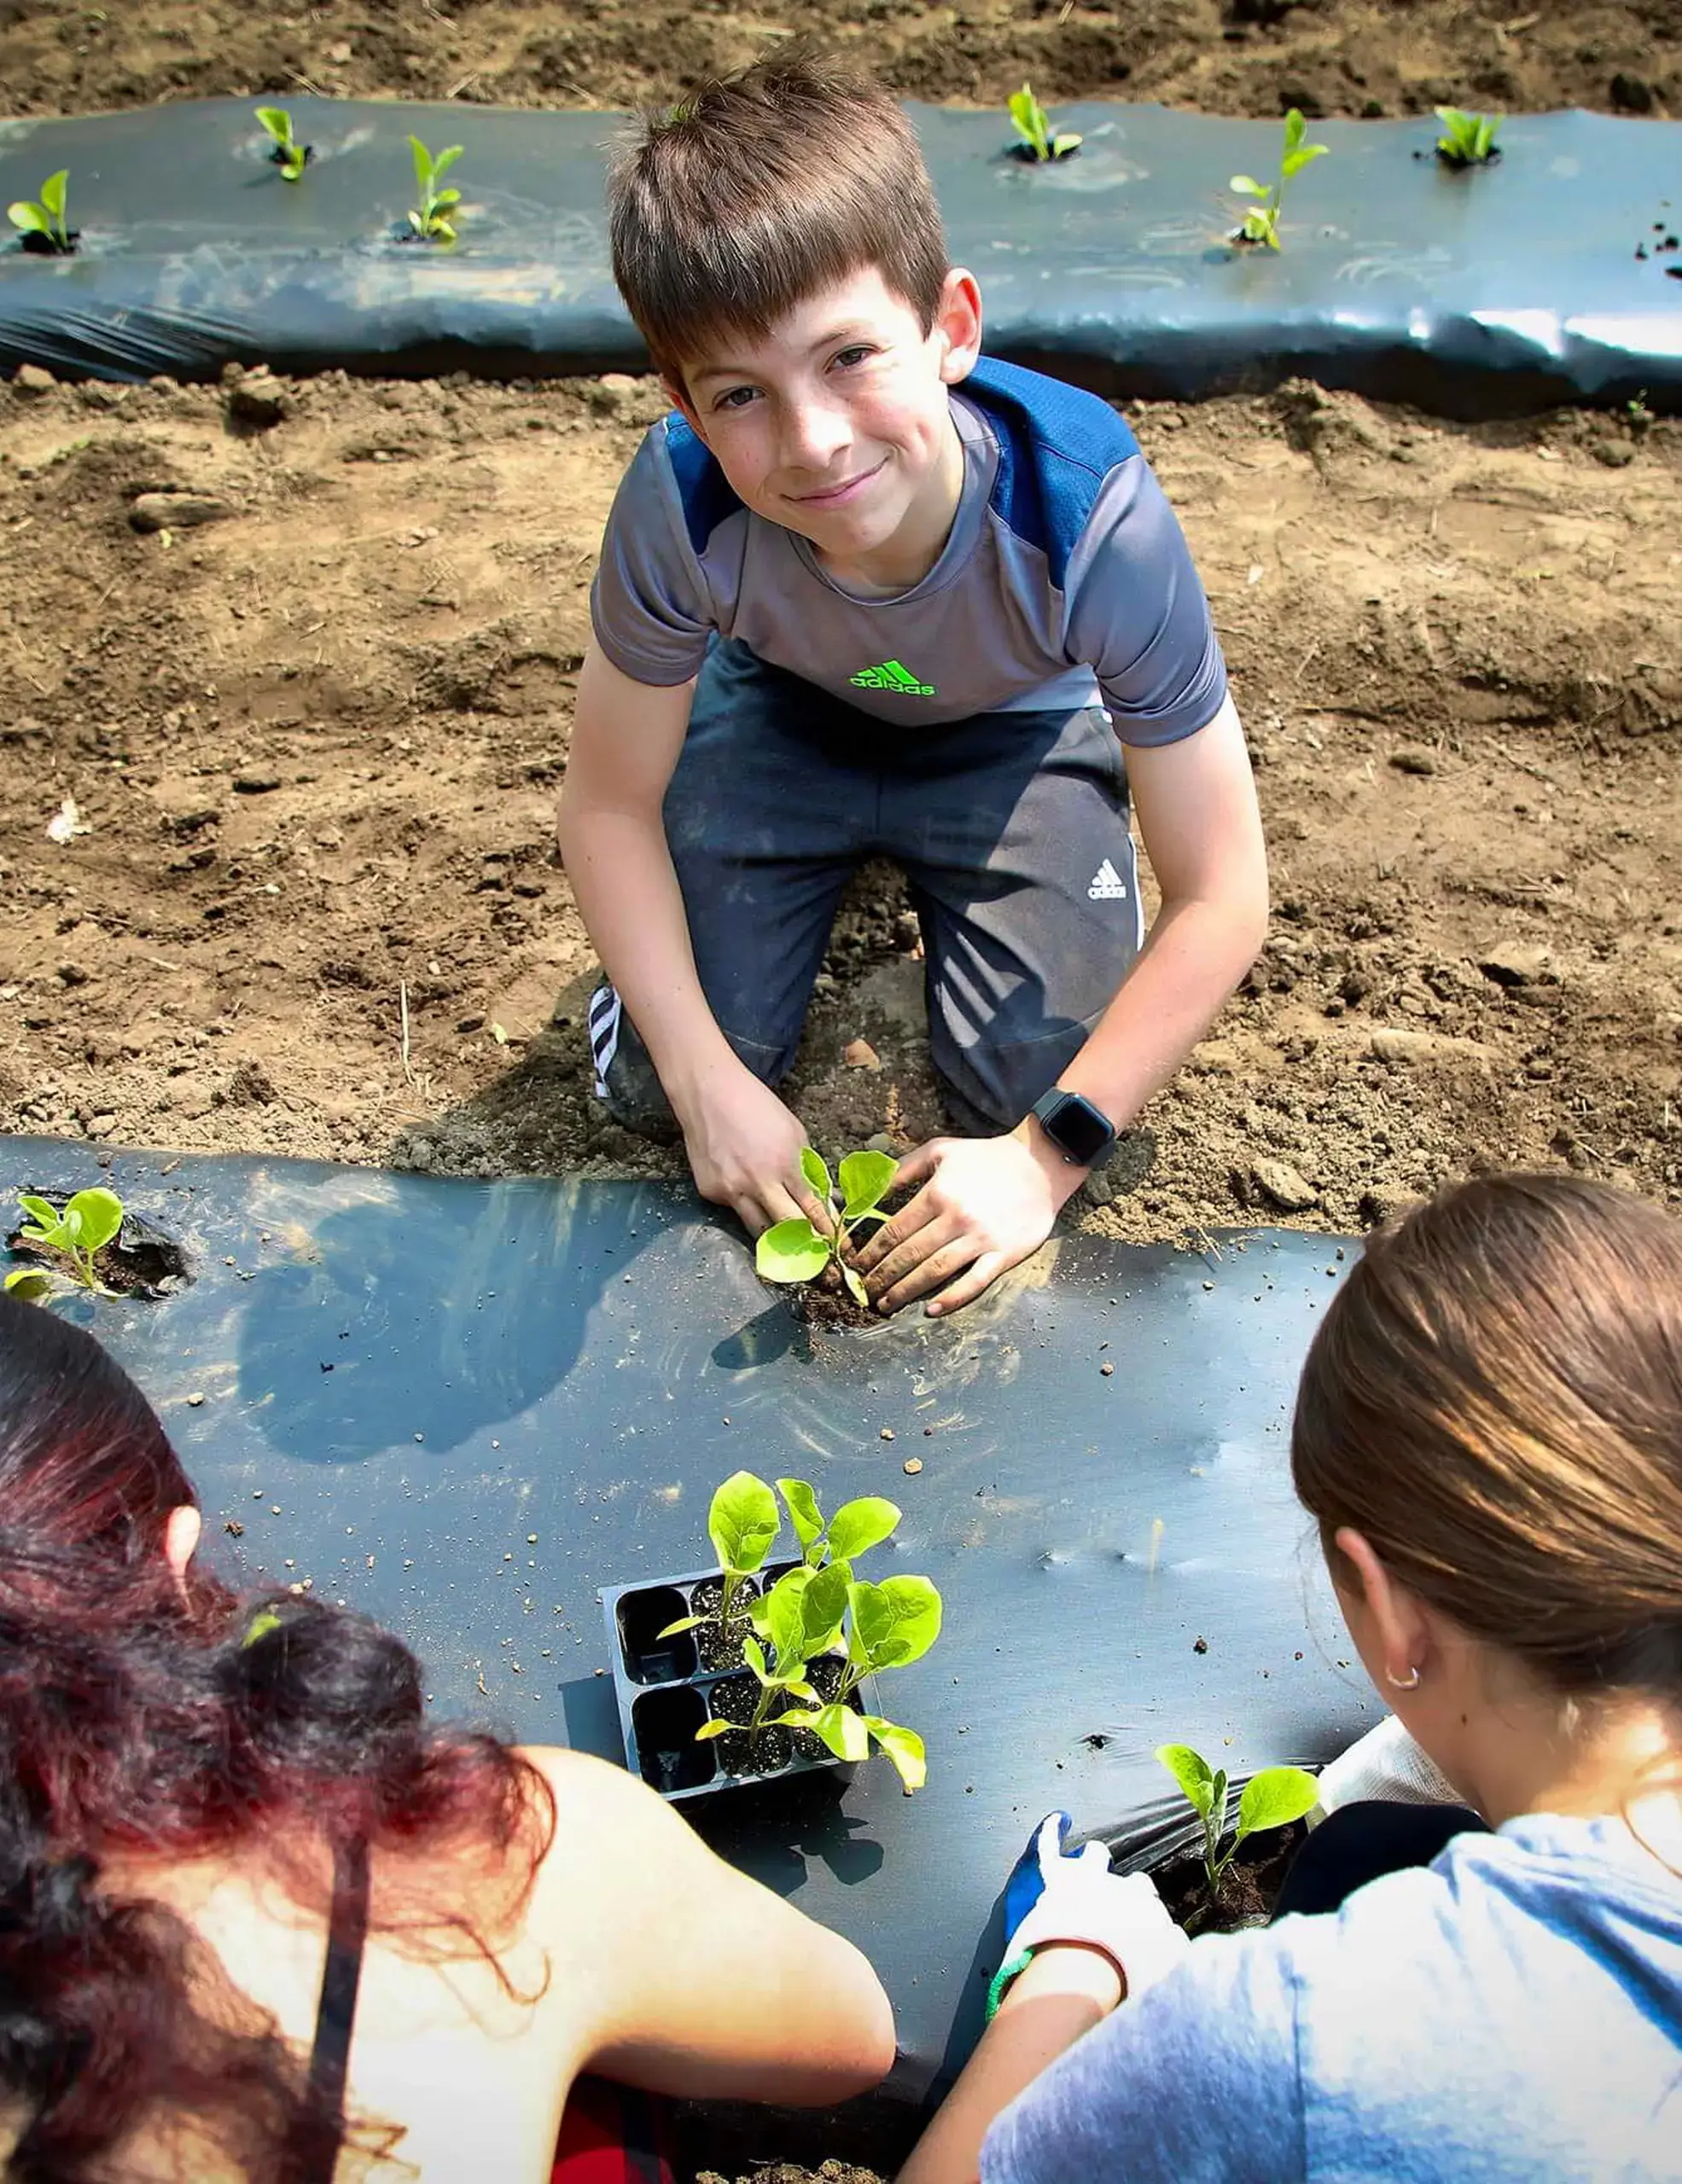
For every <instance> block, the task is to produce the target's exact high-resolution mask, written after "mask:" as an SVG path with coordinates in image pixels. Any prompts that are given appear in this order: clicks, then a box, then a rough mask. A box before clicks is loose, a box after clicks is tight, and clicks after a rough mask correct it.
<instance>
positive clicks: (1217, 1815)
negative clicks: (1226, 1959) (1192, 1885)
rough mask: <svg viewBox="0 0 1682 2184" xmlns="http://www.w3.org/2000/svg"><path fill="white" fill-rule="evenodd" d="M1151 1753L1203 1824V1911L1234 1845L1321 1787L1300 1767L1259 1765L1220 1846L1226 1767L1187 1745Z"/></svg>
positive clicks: (1294, 1814)
mask: <svg viewBox="0 0 1682 2184" xmlns="http://www.w3.org/2000/svg"><path fill="white" fill-rule="evenodd" d="M1156 1757H1157V1758H1158V1759H1159V1760H1160V1761H1161V1763H1162V1765H1163V1766H1164V1767H1166V1768H1167V1770H1168V1772H1169V1774H1170V1775H1173V1778H1174V1780H1175V1781H1176V1782H1178V1783H1179V1786H1180V1788H1181V1789H1182V1790H1183V1791H1184V1793H1185V1798H1186V1802H1187V1803H1188V1804H1190V1807H1191V1809H1192V1810H1193V1811H1194V1812H1195V1813H1196V1815H1197V1817H1198V1819H1199V1820H1201V1821H1202V1823H1203V1854H1202V1856H1203V1877H1204V1879H1205V1880H1206V1881H1207V1882H1208V1891H1209V1900H1208V1907H1207V1908H1208V1910H1210V1911H1212V1910H1213V1908H1214V1907H1215V1904H1216V1903H1217V1902H1218V1901H1219V1896H1220V1884H1221V1881H1222V1879H1223V1878H1224V1877H1225V1873H1226V1869H1227V1867H1229V1866H1230V1865H1231V1862H1232V1861H1233V1859H1234V1858H1235V1857H1236V1856H1237V1851H1238V1846H1239V1844H1241V1843H1243V1841H1244V1840H1245V1838H1247V1837H1248V1836H1251V1835H1254V1834H1255V1833H1258V1831H1259V1830H1260V1829H1262V1828H1265V1827H1289V1825H1290V1823H1291V1821H1294V1820H1301V1818H1302V1816H1303V1815H1304V1814H1305V1813H1307V1812H1311V1811H1312V1809H1313V1807H1314V1804H1315V1801H1316V1799H1317V1798H1318V1796H1319V1793H1320V1791H1319V1785H1318V1782H1316V1780H1314V1777H1313V1776H1312V1775H1310V1774H1309V1773H1307V1770H1306V1769H1303V1768H1301V1767H1264V1768H1263V1769H1262V1770H1261V1772H1260V1774H1259V1775H1252V1776H1251V1777H1250V1779H1249V1780H1248V1782H1246V1783H1245V1785H1244V1787H1243V1794H1242V1796H1241V1797H1240V1798H1239V1799H1238V1824H1237V1827H1236V1828H1235V1829H1234V1831H1233V1834H1232V1839H1231V1842H1230V1843H1228V1844H1226V1846H1225V1849H1224V1850H1223V1849H1222V1847H1221V1838H1222V1837H1223V1836H1224V1835H1225V1833H1226V1811H1227V1785H1226V1770H1225V1768H1222V1769H1219V1770H1218V1771H1217V1770H1215V1769H1212V1768H1211V1767H1210V1765H1209V1763H1208V1760H1206V1759H1205V1758H1204V1757H1202V1754H1201V1753H1200V1752H1196V1751H1193V1750H1192V1749H1191V1746H1190V1745H1189V1744H1165V1745H1158V1746H1157V1748H1156Z"/></svg>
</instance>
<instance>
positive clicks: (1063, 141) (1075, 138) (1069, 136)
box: [904, 130, 1086, 1787]
mask: <svg viewBox="0 0 1682 2184" xmlns="http://www.w3.org/2000/svg"><path fill="white" fill-rule="evenodd" d="M1085 141H1086V140H1085V137H1082V136H1081V135H1080V132H1079V131H1074V130H1065V131H1064V132H1063V134H1062V136H1061V137H1053V138H1052V139H1051V157H1052V158H1053V159H1054V160H1066V159H1067V158H1068V155H1069V154H1070V153H1071V152H1077V151H1079V150H1080V147H1081V146H1082V145H1083V144H1084V143H1085ZM904 1734H907V1735H909V1734H911V1733H910V1731H905V1732H904ZM907 1786H908V1787H909V1786H910V1785H907Z"/></svg>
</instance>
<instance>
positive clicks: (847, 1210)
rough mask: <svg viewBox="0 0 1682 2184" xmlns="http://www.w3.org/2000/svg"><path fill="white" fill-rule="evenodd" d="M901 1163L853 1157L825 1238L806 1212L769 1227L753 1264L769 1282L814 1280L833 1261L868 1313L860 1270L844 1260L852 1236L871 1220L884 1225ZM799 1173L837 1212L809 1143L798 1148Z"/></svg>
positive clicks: (844, 1169) (844, 1168)
mask: <svg viewBox="0 0 1682 2184" xmlns="http://www.w3.org/2000/svg"><path fill="white" fill-rule="evenodd" d="M898 1169H899V1162H898V1161H897V1160H894V1159H891V1158H890V1157H889V1155H888V1154H887V1153H848V1154H847V1157H846V1159H844V1160H843V1161H842V1162H841V1170H840V1174H841V1213H840V1216H839V1217H838V1218H837V1219H836V1220H835V1223H834V1225H833V1227H832V1228H831V1229H830V1232H829V1234H828V1235H827V1236H826V1235H824V1233H823V1232H822V1230H821V1229H814V1228H813V1226H812V1223H811V1222H810V1221H808V1220H807V1218H806V1216H805V1214H803V1213H799V1214H796V1215H795V1216H794V1218H793V1219H792V1220H789V1221H779V1222H778V1223H777V1224H776V1226H775V1227H774V1228H771V1229H766V1230H765V1234H764V1235H763V1236H761V1237H760V1240H759V1243H758V1244H757V1246H755V1247H754V1265H755V1266H757V1267H758V1269H759V1270H760V1273H761V1274H762V1275H764V1277H765V1280H766V1281H816V1280H817V1279H818V1275H820V1274H822V1273H823V1271H824V1268H825V1267H826V1266H828V1265H829V1263H830V1262H831V1260H833V1261H834V1263H835V1271H836V1272H837V1273H838V1274H839V1275H841V1280H842V1281H844V1282H845V1283H846V1285H847V1294H848V1295H849V1296H850V1297H851V1298H853V1302H854V1303H855V1304H863V1305H864V1306H865V1307H866V1308H867V1309H868V1307H869V1304H870V1298H869V1297H868V1296H867V1295H866V1294H865V1292H864V1283H863V1281H861V1280H860V1279H859V1277H858V1272H857V1270H856V1269H854V1268H853V1267H852V1266H850V1265H849V1264H848V1263H847V1260H846V1259H845V1258H842V1256H841V1252H842V1247H843V1246H844V1245H845V1244H846V1242H847V1240H848V1238H850V1237H851V1236H853V1234H855V1233H856V1231H858V1229H862V1228H863V1227H864V1225H865V1223H867V1222H871V1221H886V1220H887V1218H888V1216H887V1215H886V1214H885V1213H884V1212H883V1211H882V1199H884V1198H885V1197H886V1196H887V1195H888V1191H889V1189H890V1188H891V1187H892V1185H893V1177H894V1175H895V1173H896V1172H897V1170H898ZM800 1173H801V1174H802V1175H803V1176H805V1177H806V1181H807V1182H808V1183H810V1184H811V1186H812V1189H813V1190H815V1191H816V1192H817V1194H818V1196H819V1197H820V1198H821V1199H823V1201H824V1204H825V1205H827V1206H829V1207H831V1208H832V1209H833V1207H834V1205H835V1184H834V1183H833V1182H831V1181H830V1180H829V1170H828V1168H826V1167H825V1166H824V1162H823V1161H822V1159H820V1158H819V1157H818V1154H817V1153H814V1152H813V1151H812V1147H810V1146H809V1145H804V1146H802V1147H800Z"/></svg>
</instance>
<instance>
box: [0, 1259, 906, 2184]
mask: <svg viewBox="0 0 1682 2184" xmlns="http://www.w3.org/2000/svg"><path fill="white" fill-rule="evenodd" d="M198 1536H199V1513H198V1510H197V1508H196V1507H195V1503H194V1496H193V1490H192V1487H191V1485H190V1484H189V1481H188V1479H187V1478H186V1475H185V1474H184V1472H183V1471H182V1469H181V1467H180V1464H179V1462H178V1460H177V1458H176V1455H175V1453H174V1451H173V1449H172V1448H171V1446H170V1444H169V1442H168V1440H167V1438H166V1436H165V1433H164V1432H163V1429H162V1427H161V1426H160V1424H159V1422H158V1420H157V1419H156V1417H155V1416H154V1414H153V1413H152V1411H151V1409H150V1408H149V1407H148V1404H147V1403H146V1401H145V1399H144V1397H143V1396H142V1395H141V1394H140V1392H139V1391H138V1389H137V1388H136V1387H135V1385H133V1383H132V1382H131V1380H129V1379H128V1378H127V1376H126V1375H125V1374H124V1373H123V1372H122V1371H121V1370H120V1369H119V1368H118V1367H117V1366H116V1365H115V1364H114V1363H113V1362H112V1360H111V1359H110V1358H109V1357H108V1356H107V1355H106V1354H105V1352H104V1351H103V1350H102V1349H101V1348H100V1347H99V1345H97V1343H96V1342H95V1341H94V1340H93V1339H91V1338H90V1336H88V1335H86V1334H84V1333H82V1332H81V1331H80V1330H79V1329H78V1328H76V1327H72V1326H69V1325H67V1324H66V1323H65V1322H64V1321H61V1320H59V1319H56V1318H55V1317H54V1316H52V1315H51V1314H49V1313H48V1312H45V1311H44V1310H40V1309H39V1308H38V1307H37V1306H34V1305H27V1304H19V1303H18V1302H16V1301H15V1299H13V1298H6V1297H3V1296H0V2158H4V2159H5V2160H6V2162H7V2164H8V2165H7V2168H6V2171H5V2173H6V2175H8V2176H9V2177H10V2178H13V2179H15V2180H17V2184H49V2180H50V2184H84V2180H86V2184H93V2180H99V2184H108V2181H109V2184H114V2180H117V2179H119V2178H120V2179H121V2180H123V2184H149V2181H150V2180H154V2179H156V2180H162V2179H166V2178H167V2179H172V2180H187V2179H190V2180H191V2184H223V2181H224V2180H229V2184H256V2181H257V2180H259V2179H260V2180H263V2184H271V2180H281V2181H282V2184H348V2180H350V2179H352V2178H358V2179H360V2178H364V2177H368V2178H370V2179H375V2180H379V2179H382V2178H384V2177H387V2176H389V2177H391V2178H393V2179H396V2178H399V2177H404V2178H417V2179H422V2180H425V2184H463V2180H466V2179H468V2178H473V2179H475V2180H477V2179H481V2178H482V2179H485V2180H486V2181H487V2184H491V2181H492V2180H494V2181H495V2184H504V2180H506V2184H540V2181H541V2180H544V2179H546V2178H548V2176H549V2175H550V2164H551V2161H552V2159H553V2156H554V2150H555V2147H556V2138H557V2131H558V2128H559V2126H560V2124H561V2122H562V2111H563V2109H564V2107H565V2106H566V2103H567V2095H568V2092H569V2090H570V2089H571V2088H572V2087H573V2083H574V2081H575V2080H576V2079H577V2078H578V2077H579V2074H580V2073H582V2072H584V2071H586V2070H590V2071H597V2072H600V2073H602V2074H603V2075H605V2076H607V2077H613V2078H615V2079H618V2080H620V2081H621V2082H624V2083H626V2084H628V2085H631V2086H635V2087H643V2088H652V2089H653V2090H655V2091H656V2092H666V2093H671V2094H693V2095H696V2096H701V2097H725V2098H734V2099H743V2100H775V2101H779V2102H792V2103H811V2104H827V2103H829V2102H831V2101H835V2100H841V2099H843V2098H845V2097H846V2096H847V2095H848V2094H853V2093H855V2092H858V2091H861V2090H862V2089H864V2088H865V2087H867V2086H869V2085H870V2084H872V2083H873V2082H875V2081H876V2079H877V2078H878V2077H881V2076H882V2073H883V2072H884V2071H886V2070H887V2068H888V2065H889V2064H890V2062H891V2061H892V2059H893V2021H892V2017H891V2013H890V2011H889V2007H888V2001H887V1997H886V1996H885V1995H883V1993H882V1988H881V1986H880V1984H878V1982H877V1980H876V1976H875V1974H874V1973H873V1972H871V1970H870V1966H869V1965H868V1964H867V1963H866V1962H865V1961H864V1958H863V1957H862V1956H860V1955H859V1954H858V1951H857V1950H856V1949H853V1947H852V1946H851V1945H850V1944H849V1943H847V1942H845V1941H843V1940H841V1938H840V1937H839V1936H837V1935H835V1934H832V1933H830V1932H829V1931H826V1930H825V1929H824V1928H823V1927H821V1926H817V1925H815V1924H814V1923H813V1922H812V1920H808V1919H806V1918H805V1917H804V1916H803V1915H802V1914H800V1913H799V1912H797V1911H796V1910H794V1908H792V1906H790V1905H789V1904H787V1903H785V1902H783V1901H782V1900H781V1899H780V1898H779V1897H777V1896H774V1895H772V1894H771V1892H770V1891H768V1890H766V1889H764V1888H762V1887H760V1885H758V1884H757V1883H755V1882H754V1881H751V1880H749V1879H747V1878H745V1877H744V1876H743V1875H742V1874H740V1873H736V1872H735V1871H734V1870H733V1869H732V1868H731V1867H729V1866H727V1865H725V1864H724V1863H723V1862H721V1861H720V1860H719V1859H718V1858H716V1857H714V1856H713V1854H712V1852H711V1851H709V1850H707V1848H706V1847H705V1846H704V1845H703V1844H701V1842H700V1840H699V1839H698V1838H696V1837H695V1835H694V1834H693V1833H691V1831H690V1829H689V1828H688V1827H685V1826H684V1823H683V1821H681V1820H680V1819H678V1816H677V1815H675V1814H674V1813H673V1812H672V1810H671V1809H670V1808H669V1807H667V1806H666V1805H665V1804H662V1803H661V1800H660V1798H657V1797H656V1796H655V1794H654V1792H652V1791H651V1790H649V1789H648V1788H646V1787H645V1786H643V1784H642V1783H640V1782H638V1781H636V1780H632V1779H631V1777H630V1776H629V1775H626V1774H624V1773H623V1772H621V1771H620V1769H615V1768H613V1767H608V1766H605V1765H603V1764H602V1763H600V1762H598V1761H597V1760H593V1759H591V1758H588V1757H585V1756H584V1755H582V1754H579V1753H575V1752H570V1751H556V1750H540V1749H531V1750H524V1751H521V1750H516V1749H514V1748H511V1747H510V1746H509V1745H505V1744H503V1743H502V1742H500V1741H499V1740H497V1739H496V1738H494V1737H492V1736H490V1735H487V1734H483V1733H482V1732H475V1731H471V1730H468V1729H463V1728H452V1727H450V1726H449V1725H447V1724H445V1725H437V1724H434V1723H431V1722H428V1720H427V1719H426V1717H425V1715H424V1711H423V1708H422V1692H421V1681H420V1672H419V1670H418V1668H417V1666H416V1662H415V1660H414V1658H413V1656H412V1655H411V1654H410V1653H409V1652H408V1650H407V1649H406V1648H405V1647H404V1646H403V1645H402V1644H400V1643H399V1641H398V1640H397V1639H395V1638H393V1637H392V1636H391V1635H389V1634H388V1633H387V1632H385V1631H382V1630H381V1629H378V1628H377V1627H375V1625H374V1624H372V1623H369V1622H367V1621H365V1620H364V1618H361V1617H358V1616H356V1615H352V1614H350V1613H348V1612H346V1611H345V1610H343V1609H338V1608H333V1607H330V1606H327V1605H326V1604H325V1603H324V1602H322V1601H318V1600H309V1599H300V1598H295V1597H294V1596H293V1595H291V1594H288V1593H281V1594H276V1595H273V1596H271V1597H268V1598H265V1599H259V1600H239V1599H236V1597H235V1595H234V1594H232V1593H230V1591H229V1590H228V1589H227V1588H226V1587H225V1586H224V1585H223V1584H221V1583H219V1582H218V1580H217V1579H216V1578H214V1577H211V1576H209V1575H208V1574H207V1573H206V1572H205V1571H202V1570H201V1569H200V1568H199V1567H198V1565H196V1564H195V1561H194V1559H193V1556H194V1548H195V1546H196V1544H197V1541H198ZM656 1906H657V1907H658V1909H657V1911H656V1910H655V1908H654V1907H656Z"/></svg>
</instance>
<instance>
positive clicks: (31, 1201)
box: [5, 1185, 123, 1298]
mask: <svg viewBox="0 0 1682 2184" xmlns="http://www.w3.org/2000/svg"><path fill="white" fill-rule="evenodd" d="M18 1205H19V1206H20V1208H21V1209H22V1211H24V1212H25V1213H26V1215H27V1216H28V1219H27V1220H26V1222H25V1223H24V1224H23V1226H22V1227H21V1228H20V1229H19V1231H18V1241H19V1242H20V1243H22V1244H39V1245H41V1246H44V1247H45V1248H47V1249H49V1250H52V1251H56V1252H63V1254H64V1256H65V1258H67V1259H68V1260H69V1262H70V1267H71V1275H72V1279H73V1281H75V1282H76V1283H77V1284H78V1285H79V1287H81V1288H84V1289H91V1290H94V1291H96V1292H98V1293H99V1294H101V1295H103V1294H105V1293H106V1292H105V1287H104V1284H103V1283H102V1281H100V1278H99V1276H98V1275H96V1273H95V1272H94V1259H95V1258H96V1255H97V1254H98V1253H99V1252H102V1251H103V1250H104V1248H105V1246H107V1245H108V1243H109V1242H110V1241H111V1239H112V1238H113V1236H114V1235H115V1234H116V1233H117V1231H118V1230H119V1229H120V1228H121V1227H122V1225H123V1201H122V1200H121V1199H119V1197H118V1195H117V1194H116V1193H115V1191H108V1190H102V1189H101V1188H99V1187H98V1186H97V1185H96V1186H95V1187H94V1188H92V1189H90V1190H85V1191H78V1192H77V1194H76V1195H75V1196H74V1198H72V1199H66V1201H65V1205H64V1211H63V1212H62V1213H60V1212H59V1211H56V1210H55V1208H54V1207H53V1206H52V1205H49V1203H48V1201H47V1200H46V1199H44V1198H37V1197H36V1196H35V1195H34V1194H33V1193H32V1192H29V1191H24V1192H21V1193H20V1194H19V1197H18ZM5 1286H6V1287H7V1288H8V1289H9V1290H12V1291H15V1292H17V1293H19V1294H20V1295H22V1296H24V1297H28V1298H34V1297H40V1296H43V1295H44V1294H45V1292H46V1291H47V1290H48V1289H49V1288H51V1287H52V1286H53V1283H52V1277H51V1275H49V1274H47V1273H45V1272H44V1270H43V1269H41V1268H39V1267H31V1266H20V1267H16V1268H14V1269H13V1270H12V1272H11V1273H10V1274H9V1275H7V1276H6V1281H5Z"/></svg>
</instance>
